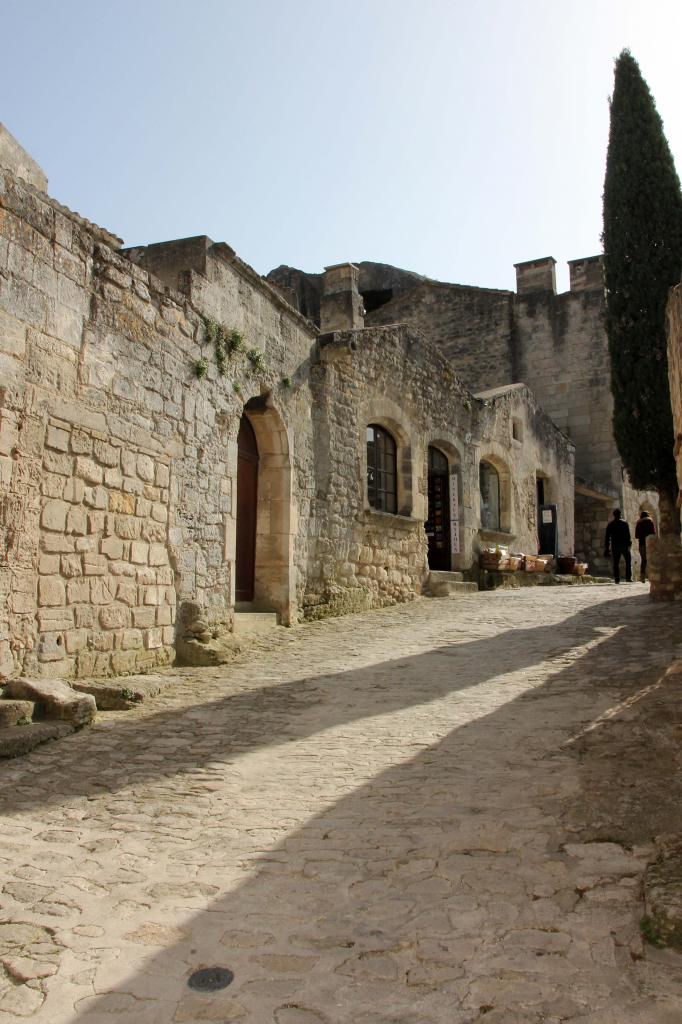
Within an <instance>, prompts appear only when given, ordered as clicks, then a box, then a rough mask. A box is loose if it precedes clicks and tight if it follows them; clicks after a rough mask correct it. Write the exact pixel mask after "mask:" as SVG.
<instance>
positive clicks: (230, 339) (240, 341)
mask: <svg viewBox="0 0 682 1024" xmlns="http://www.w3.org/2000/svg"><path fill="white" fill-rule="evenodd" d="M226 344H227V350H228V352H229V353H230V354H232V353H233V352H243V351H244V348H245V345H244V338H243V337H242V335H241V334H240V333H239V331H237V330H236V329H235V328H234V327H233V328H232V330H231V331H228V334H227V341H226Z"/></svg>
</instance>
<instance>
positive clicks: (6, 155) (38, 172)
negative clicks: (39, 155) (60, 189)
mask: <svg viewBox="0 0 682 1024" xmlns="http://www.w3.org/2000/svg"><path fill="white" fill-rule="evenodd" d="M0 167H6V168H7V169H8V170H10V171H11V172H12V174H13V175H14V176H15V177H17V178H22V179H23V180H24V181H25V182H27V183H28V184H29V185H33V187H34V188H37V189H39V190H40V191H41V192H47V175H46V174H45V171H44V170H43V169H42V167H40V165H39V164H38V163H36V161H35V160H34V159H33V157H32V156H30V155H29V154H28V153H27V152H26V150H25V149H24V147H23V146H21V145H20V144H19V143H18V142H17V140H16V139H15V138H14V136H13V135H12V134H11V133H10V132H8V131H7V129H6V128H5V126H4V124H2V123H0Z"/></svg>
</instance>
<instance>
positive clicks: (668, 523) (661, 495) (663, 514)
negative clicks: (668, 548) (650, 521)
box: [658, 490, 680, 537]
mask: <svg viewBox="0 0 682 1024" xmlns="http://www.w3.org/2000/svg"><path fill="white" fill-rule="evenodd" d="M658 532H659V534H660V536H662V537H664V536H666V535H673V536H676V537H679V535H680V510H679V508H678V506H677V502H676V501H675V498H674V497H673V495H672V494H671V493H670V491H668V490H661V491H659V492H658Z"/></svg>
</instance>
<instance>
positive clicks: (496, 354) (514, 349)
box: [268, 256, 658, 573]
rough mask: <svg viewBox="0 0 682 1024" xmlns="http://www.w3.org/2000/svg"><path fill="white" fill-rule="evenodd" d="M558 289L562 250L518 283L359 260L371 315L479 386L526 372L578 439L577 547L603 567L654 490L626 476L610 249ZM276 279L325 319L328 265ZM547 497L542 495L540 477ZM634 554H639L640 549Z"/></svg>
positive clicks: (372, 321)
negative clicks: (431, 275) (617, 402)
mask: <svg viewBox="0 0 682 1024" xmlns="http://www.w3.org/2000/svg"><path fill="white" fill-rule="evenodd" d="M569 269H570V289H569V291H567V292H565V293H563V294H557V291H556V275H555V260H554V259H552V258H546V259H540V260H532V261H530V262H527V263H519V264H517V265H516V282H517V286H516V292H515V293H514V292H511V291H503V290H497V289H490V288H473V287H468V286H463V285H457V284H446V283H443V282H440V281H432V280H429V279H428V278H425V277H421V276H420V275H418V274H413V273H410V272H408V271H404V270H398V269H396V268H394V267H390V266H386V265H383V264H377V263H360V264H359V290H360V293H361V295H362V296H363V300H364V305H365V309H366V316H365V325H366V326H375V325H379V324H382V325H387V324H393V323H407V324H410V325H411V326H413V327H415V328H416V329H417V330H418V331H419V333H420V335H421V336H422V337H424V338H427V339H428V340H429V341H431V342H433V344H434V345H436V346H437V347H438V348H439V349H440V351H441V352H442V353H443V354H444V355H445V356H446V358H447V360H448V362H449V364H450V365H451V367H452V369H453V370H454V372H455V373H456V374H457V375H458V376H459V377H460V379H461V380H462V381H463V382H464V384H466V385H467V387H470V388H472V389H473V390H474V391H476V392H478V391H482V390H486V389H490V388H497V387H501V386H504V385H507V384H509V383H510V382H514V381H523V382H524V383H525V384H527V385H528V387H529V388H531V390H532V392H533V394H534V395H535V398H536V400H537V401H538V402H539V404H540V406H541V407H542V409H543V410H544V411H545V412H546V413H547V414H548V415H549V416H550V417H551V419H552V420H553V422H554V423H555V424H556V425H557V426H558V427H559V428H560V430H562V431H563V432H564V433H565V434H566V435H567V436H568V437H569V438H570V439H571V441H572V442H573V444H574V445H575V549H576V551H575V553H576V554H577V556H578V557H579V558H580V559H581V560H583V561H587V562H589V564H590V565H591V566H592V568H593V569H594V571H596V572H600V573H601V572H605V573H608V572H609V564H608V561H607V560H606V559H604V558H603V547H604V532H605V527H606V524H607V522H608V520H609V518H610V515H611V510H612V509H613V508H614V507H616V506H620V507H621V508H622V509H623V510H624V513H625V518H626V519H628V520H629V521H630V523H634V522H635V520H636V519H637V517H638V514H639V511H640V510H641V509H642V508H646V509H647V510H649V511H650V512H652V513H653V514H654V517H655V516H656V511H657V508H658V501H657V497H656V495H654V494H652V493H644V492H638V491H635V490H634V489H633V488H632V487H631V486H630V485H629V483H628V481H627V479H626V477H625V474H624V472H623V468H622V464H621V461H620V457H619V455H618V451H617V449H616V444H615V441H614V438H613V431H612V426H611V420H612V410H613V398H612V395H611V388H610V369H609V354H608V343H607V338H606V331H605V326H604V312H605V310H604V286H603V271H602V257H601V256H592V257H588V258H586V259H580V260H572V261H571V262H570V263H569ZM268 280H270V281H272V282H273V283H274V284H276V285H278V286H279V287H281V288H282V289H283V291H284V293H285V294H288V295H289V297H290V299H291V301H293V302H295V303H296V305H297V307H298V308H300V309H302V310H304V311H305V314H306V316H308V317H310V318H311V319H313V320H314V321H315V322H316V323H319V322H320V299H321V294H322V288H323V280H324V279H323V275H316V274H306V273H303V272H302V271H300V270H295V269H293V268H291V267H278V268H277V269H276V270H273V271H271V272H270V274H268ZM538 486H539V488H540V492H541V493H540V494H539V498H540V500H541V501H542V500H544V495H543V494H542V490H543V488H544V485H543V483H542V481H541V480H540V481H539V484H538ZM634 557H635V563H637V562H638V560H639V556H638V555H637V553H636V552H635V553H634Z"/></svg>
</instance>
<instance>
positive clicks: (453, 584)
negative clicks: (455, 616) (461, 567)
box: [427, 570, 478, 597]
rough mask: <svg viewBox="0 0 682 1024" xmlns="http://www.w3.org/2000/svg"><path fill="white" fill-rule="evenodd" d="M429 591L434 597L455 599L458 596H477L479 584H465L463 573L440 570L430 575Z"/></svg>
mask: <svg viewBox="0 0 682 1024" xmlns="http://www.w3.org/2000/svg"><path fill="white" fill-rule="evenodd" d="M427 589H428V592H429V593H430V594H431V596H432V597H454V596H455V595H458V594H459V595H461V594H477V593H478V584H476V583H467V582H465V580H464V576H463V574H462V573H461V572H441V571H440V570H439V571H437V572H430V573H429V581H428V585H427Z"/></svg>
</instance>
